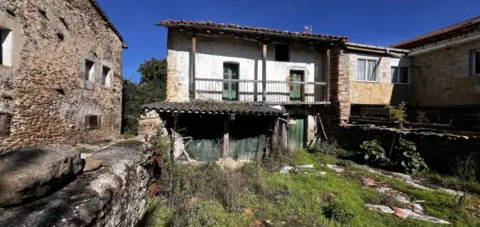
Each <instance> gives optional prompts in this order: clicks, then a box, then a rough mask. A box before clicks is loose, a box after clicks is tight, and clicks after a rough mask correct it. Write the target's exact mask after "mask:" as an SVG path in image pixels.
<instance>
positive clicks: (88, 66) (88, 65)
mask: <svg viewBox="0 0 480 227" xmlns="http://www.w3.org/2000/svg"><path fill="white" fill-rule="evenodd" d="M94 66H95V63H94V62H93V61H90V60H85V75H84V78H85V80H88V81H93V80H94V73H95V67H94Z"/></svg>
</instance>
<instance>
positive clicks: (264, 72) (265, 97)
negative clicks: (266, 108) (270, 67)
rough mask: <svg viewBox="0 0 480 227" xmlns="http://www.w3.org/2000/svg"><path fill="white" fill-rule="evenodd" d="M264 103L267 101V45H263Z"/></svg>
mask: <svg viewBox="0 0 480 227" xmlns="http://www.w3.org/2000/svg"><path fill="white" fill-rule="evenodd" d="M262 101H263V102H266V101H267V44H265V43H262Z"/></svg>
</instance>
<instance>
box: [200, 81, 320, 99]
mask: <svg viewBox="0 0 480 227" xmlns="http://www.w3.org/2000/svg"><path fill="white" fill-rule="evenodd" d="M194 86H195V98H196V99H200V100H212V101H232V102H235V101H238V102H263V103H268V104H282V105H283V104H329V100H328V99H329V97H328V88H327V83H325V82H297V81H273V80H270V81H269V80H267V81H262V80H236V79H205V78H196V79H195V84H194Z"/></svg>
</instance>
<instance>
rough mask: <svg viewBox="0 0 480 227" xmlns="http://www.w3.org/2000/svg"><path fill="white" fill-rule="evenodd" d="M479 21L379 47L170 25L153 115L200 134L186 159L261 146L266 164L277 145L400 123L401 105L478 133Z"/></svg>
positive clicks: (417, 117) (421, 119)
mask: <svg viewBox="0 0 480 227" xmlns="http://www.w3.org/2000/svg"><path fill="white" fill-rule="evenodd" d="M479 22H480V19H478V18H475V19H471V20H468V21H465V22H462V23H459V24H457V25H453V26H449V27H447V28H444V29H441V30H438V31H435V32H433V33H429V34H427V35H424V36H421V37H419V38H415V39H412V40H409V41H406V42H402V43H400V44H397V45H394V46H392V47H380V46H372V45H365V44H358V43H352V42H349V41H348V39H347V38H346V37H341V36H332V35H322V34H315V33H311V32H302V33H299V32H288V31H278V30H272V29H265V28H255V27H248V26H239V25H227V24H218V23H213V22H197V21H174V20H166V21H162V22H161V23H160V24H159V25H160V26H164V27H166V28H168V45H167V46H168V57H167V62H168V76H167V96H168V100H167V102H161V103H153V104H150V105H146V106H145V108H146V110H147V112H148V111H153V112H150V113H149V116H150V117H153V118H155V117H156V116H159V117H160V118H161V119H162V120H164V121H165V122H166V124H167V128H172V129H175V130H177V131H179V133H178V135H179V136H180V135H181V136H183V137H191V138H190V139H191V140H190V141H189V142H186V143H185V144H187V145H186V150H187V153H188V152H190V153H191V154H193V156H200V157H201V158H204V159H212V157H209V155H210V154H205V150H216V154H215V155H213V156H214V157H213V158H219V157H233V158H237V159H241V156H242V155H244V154H238V150H240V149H239V148H238V147H241V148H242V149H245V147H247V148H248V145H247V144H252V143H253V144H257V145H256V146H254V147H253V148H248V149H250V150H252V151H255V152H260V153H255V152H253V154H252V153H250V155H247V156H246V157H247V159H248V158H250V159H251V157H252V155H253V156H254V157H255V158H258V156H259V154H262V150H268V149H267V148H268V146H269V144H270V145H272V144H274V145H279V144H281V145H284V146H287V147H289V148H301V147H303V146H309V145H311V144H313V143H315V142H317V141H319V140H321V139H327V138H328V137H329V135H332V134H333V135H335V136H338V130H337V129H338V126H342V125H346V124H349V123H352V122H358V121H361V122H377V123H378V122H385V123H389V122H390V123H391V121H392V120H394V119H392V118H391V113H390V112H389V110H388V109H387V108H385V106H387V105H398V104H399V103H401V102H405V103H406V104H407V106H408V108H409V116H410V118H411V119H409V120H410V121H411V122H413V124H424V123H426V122H428V123H430V124H431V126H436V125H438V123H440V122H441V121H442V120H443V121H445V120H446V121H448V123H449V125H448V126H449V127H456V125H457V126H458V124H453V123H460V121H459V119H464V120H463V121H465V119H468V120H467V121H470V122H472V121H471V120H472V119H476V120H475V121H473V122H474V123H473V124H470V126H474V127H478V125H480V124H479V121H480V118H479V116H480V115H479V112H478V111H479V108H478V107H479V106H478V104H479V103H478V102H479V101H480V97H478V94H479V92H478V91H477V90H479V89H478V87H479V86H480V84H479V83H480V81H479V79H480V77H478V76H477V74H478V73H477V71H478V72H480V70H477V68H478V69H480V64H479V62H480V60H478V59H480V54H479V53H480V52H478V50H477V49H478V48H480V46H479V43H478V38H479V36H478V34H477V33H478V28H479ZM477 52H478V53H477ZM477 55H478V56H477ZM426 110H428V111H430V112H428V111H426ZM432 110H436V111H437V112H434V111H432ZM439 110H441V111H439ZM452 111H453V113H454V114H455V115H452ZM445 113H446V114H445ZM449 114H450V115H449ZM465 116H469V118H464V117H465ZM475 117H476V118H475ZM147 118H148V117H147ZM153 118H150V123H151V122H155V121H152V119H153ZM145 122H146V121H145ZM475 122H476V123H475ZM145 125H146V126H152V125H151V124H149V123H145V124H144V125H143V126H145ZM475 125H476V126H475ZM143 126H141V130H140V131H142V130H144V129H145V127H143ZM422 126H425V125H422ZM427 126H428V125H427ZM142 127H143V128H142ZM206 129H208V130H206ZM207 131H208V132H212V133H211V134H210V133H206V132H207ZM206 134H209V135H206ZM245 141H250V142H249V143H246V142H245ZM214 153H215V152H214Z"/></svg>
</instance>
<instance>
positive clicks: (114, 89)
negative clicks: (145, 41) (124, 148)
mask: <svg viewBox="0 0 480 227" xmlns="http://www.w3.org/2000/svg"><path fill="white" fill-rule="evenodd" d="M0 37H1V39H0V40H1V48H0V150H2V149H5V148H14V147H20V146H28V145H43V144H51V143H64V144H74V143H78V142H92V141H98V140H108V139H114V138H116V137H117V136H119V134H120V124H121V98H122V95H121V91H122V51H123V49H124V48H126V44H125V42H124V41H123V39H122V37H121V36H120V34H119V32H118V31H117V30H116V29H115V27H114V26H113V24H112V23H111V22H110V21H109V19H108V18H107V16H106V15H105V13H104V12H103V10H102V9H101V8H100V7H99V5H98V4H97V3H96V1H95V0H73V1H64V0H45V1H32V0H13V1H3V2H2V4H0Z"/></svg>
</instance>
